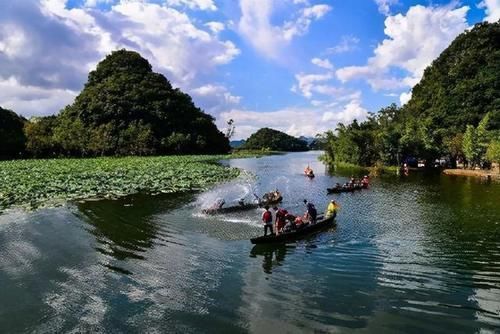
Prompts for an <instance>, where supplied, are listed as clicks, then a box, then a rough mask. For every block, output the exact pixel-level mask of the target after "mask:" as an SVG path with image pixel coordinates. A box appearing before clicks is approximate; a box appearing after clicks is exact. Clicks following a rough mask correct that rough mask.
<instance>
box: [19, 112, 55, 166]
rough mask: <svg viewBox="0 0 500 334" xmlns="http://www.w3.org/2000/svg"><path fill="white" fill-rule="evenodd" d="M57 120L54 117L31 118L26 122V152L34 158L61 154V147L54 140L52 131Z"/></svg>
mask: <svg viewBox="0 0 500 334" xmlns="http://www.w3.org/2000/svg"><path fill="white" fill-rule="evenodd" d="M57 123H58V119H57V117H56V116H49V117H40V118H33V119H31V120H30V121H29V122H26V124H25V126H24V133H25V134H26V138H27V141H26V151H27V153H28V154H29V155H30V156H32V157H35V158H41V157H56V156H58V155H59V154H60V152H61V150H62V149H61V147H60V146H59V145H58V144H57V142H56V141H55V139H54V129H55V128H56V126H57Z"/></svg>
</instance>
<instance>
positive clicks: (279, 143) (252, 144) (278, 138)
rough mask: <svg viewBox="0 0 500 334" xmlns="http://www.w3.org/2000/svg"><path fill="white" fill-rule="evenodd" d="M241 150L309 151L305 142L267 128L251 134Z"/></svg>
mask: <svg viewBox="0 0 500 334" xmlns="http://www.w3.org/2000/svg"><path fill="white" fill-rule="evenodd" d="M241 148H242V149H245V150H254V149H267V150H271V151H288V152H298V151H307V150H308V149H309V147H308V145H307V143H306V142H305V141H303V140H300V139H298V138H295V137H292V136H290V135H287V134H286V133H283V132H281V131H278V130H274V129H269V128H262V129H260V130H258V131H257V132H255V133H254V134H252V135H251V136H250V137H249V138H248V140H247V141H246V142H245V144H243V145H242V146H241Z"/></svg>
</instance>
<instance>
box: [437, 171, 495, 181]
mask: <svg viewBox="0 0 500 334" xmlns="http://www.w3.org/2000/svg"><path fill="white" fill-rule="evenodd" d="M443 174H445V175H455V176H472V177H481V178H486V179H492V180H500V173H496V172H494V171H492V170H472V169H445V170H443Z"/></svg>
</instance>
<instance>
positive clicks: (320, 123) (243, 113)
mask: <svg viewBox="0 0 500 334" xmlns="http://www.w3.org/2000/svg"><path fill="white" fill-rule="evenodd" d="M316 102H318V103H317V105H316V106H315V107H314V108H294V107H291V108H284V109H280V110H276V111H270V112H261V111H253V110H242V109H232V110H230V111H228V112H223V113H221V114H220V120H219V125H220V127H223V126H224V121H225V120H228V119H233V120H234V121H235V125H236V133H235V139H245V138H248V137H249V136H250V135H251V134H252V133H254V132H255V131H257V130H258V129H260V128H263V127H270V128H273V129H276V130H280V131H283V132H286V133H288V134H289V135H292V136H296V137H298V136H315V135H316V134H318V133H322V132H325V131H327V130H332V129H335V127H336V126H337V124H338V123H339V122H342V123H344V124H348V123H350V122H352V121H353V120H354V119H357V120H364V119H365V118H366V116H367V115H368V112H367V111H366V109H365V108H363V107H362V106H361V103H360V101H359V100H352V101H349V102H348V103H347V104H345V105H337V104H324V103H322V102H321V101H316Z"/></svg>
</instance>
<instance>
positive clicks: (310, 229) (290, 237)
mask: <svg viewBox="0 0 500 334" xmlns="http://www.w3.org/2000/svg"><path fill="white" fill-rule="evenodd" d="M319 218H322V217H319ZM334 225H335V216H331V217H329V218H325V219H323V220H319V221H318V222H317V223H316V224H309V225H307V226H304V227H302V228H300V229H298V230H294V231H291V232H284V233H281V234H279V235H275V234H270V235H266V236H261V237H257V238H252V239H250V242H251V243H252V244H275V243H287V242H291V241H294V240H297V239H301V238H303V237H305V236H307V235H310V234H312V233H314V232H318V231H320V230H322V229H324V228H327V227H331V226H334Z"/></svg>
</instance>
